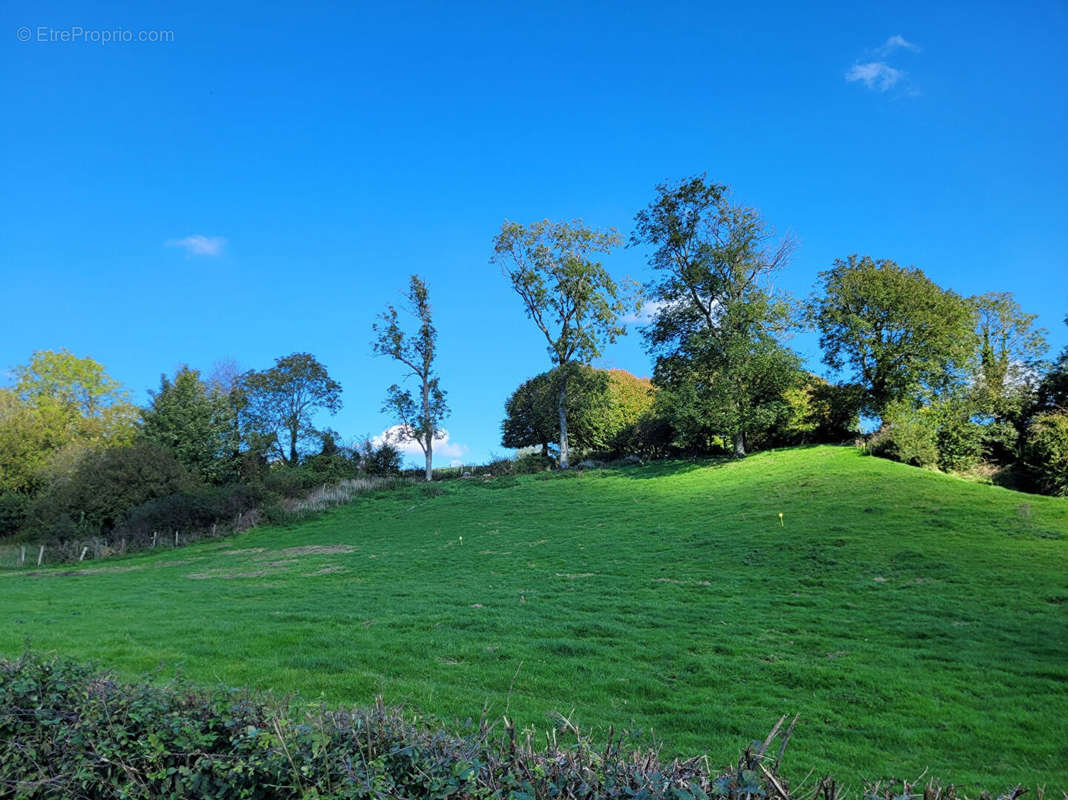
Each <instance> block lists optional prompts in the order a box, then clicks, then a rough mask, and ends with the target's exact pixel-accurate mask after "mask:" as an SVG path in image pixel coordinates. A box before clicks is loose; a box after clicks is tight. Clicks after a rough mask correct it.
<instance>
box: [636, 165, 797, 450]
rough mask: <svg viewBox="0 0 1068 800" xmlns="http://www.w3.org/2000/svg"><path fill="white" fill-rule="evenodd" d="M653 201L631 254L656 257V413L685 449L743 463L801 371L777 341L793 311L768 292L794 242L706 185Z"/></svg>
mask: <svg viewBox="0 0 1068 800" xmlns="http://www.w3.org/2000/svg"><path fill="white" fill-rule="evenodd" d="M656 192H657V196H656V198H655V199H654V200H653V202H652V203H650V204H649V206H648V207H647V208H645V209H643V210H642V211H640V212H638V214H637V216H636V218H635V220H636V226H635V230H634V233H633V234H632V235H631V244H633V245H647V246H651V247H653V248H654V249H653V253H652V255H651V256H650V258H649V264H650V266H652V267H653V269H654V270H655V271H656V272H657V275H658V277H657V279H655V280H654V281H652V282H650V283H649V284H648V285H647V287H646V293H647V296H648V297H649V298H650V299H651V300H652V301H653V303H654V304H655V306H656V309H657V310H656V314H655V317H654V319H653V322H652V324H651V325H650V326H649V327H648V328H647V329H646V331H645V339H646V344H647V346H648V348H649V350H650V352H652V353H654V354H655V355H656V356H657V361H656V368H655V370H654V376H653V382H654V383H655V384H656V385H657V386H658V387H660V388H662V389H663V390H664V392H663V394H662V395H661V399H660V405H661V407H662V408H664V409H665V410H666V411H667V412H668V414H669V415H670V421H671V424H672V426H673V428H674V429H675V431H676V435H677V436H679V437H680V438H681V440H682V441H681V443H682V444H683V445H684V446H686V447H688V448H690V449H693V448H697V449H708V448H709V447H711V446H712V445H713V442H714V440H718V439H725V440H727V441H729V442H730V443H731V446H732V449H733V452H734V454H735V456H738V457H741V456H744V455H745V452H746V437H747V436H750V435H752V434H753V433H756V432H760V431H764V430H767V429H769V428H770V427H771V426H772V425H773V424H774V422H775V421H776V420H777V419H778V418H779V417H780V416H781V415H782V413H783V412H784V408H785V407H784V404H783V401H782V393H783V390H784V389H785V388H786V387H788V386H789V385H791V384H792V382H793V381H794V379H795V377H796V374H797V372H798V370H799V369H800V359H799V358H798V357H797V356H796V354H794V353H793V352H791V351H790V350H788V349H787V348H785V347H784V346H783V345H782V344H781V343H780V342H779V341H778V336H780V335H782V334H783V333H785V332H786V330H787V327H788V324H789V316H790V305H789V302H788V301H787V299H786V298H785V297H783V296H780V295H776V294H775V293H774V292H773V291H772V290H771V289H770V285H769V284H770V278H771V276H773V275H774V274H775V273H776V272H777V271H779V270H780V269H782V268H783V267H784V266H785V265H786V263H787V262H788V261H789V258H790V254H791V252H792V251H793V248H794V242H793V240H792V239H791V238H790V237H789V236H787V237H785V238H783V239H781V240H778V241H776V240H775V237H774V234H773V232H772V231H771V230H770V229H769V228H768V226H767V225H766V224H765V223H764V222H763V221H762V220H761V218H760V215H759V214H758V213H757V211H756V210H754V209H751V208H746V207H743V206H740V205H733V204H731V203H730V201H729V197H728V193H729V190H728V188H727V187H726V186H723V185H720V184H715V183H709V182H707V181H706V180H705V176H703V175H700V176H696V177H692V178H688V179H686V180H684V181H681V182H679V183H677V184H660V185H659V186H657V187H656Z"/></svg>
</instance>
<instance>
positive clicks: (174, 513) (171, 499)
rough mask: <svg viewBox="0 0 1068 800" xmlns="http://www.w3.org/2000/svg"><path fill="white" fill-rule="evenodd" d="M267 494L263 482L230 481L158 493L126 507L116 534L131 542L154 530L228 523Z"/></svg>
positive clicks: (184, 528)
mask: <svg viewBox="0 0 1068 800" xmlns="http://www.w3.org/2000/svg"><path fill="white" fill-rule="evenodd" d="M269 496H270V494H269V492H268V491H267V489H266V488H264V487H263V486H248V485H245V484H231V485H229V486H220V487H209V488H204V489H201V490H199V491H197V492H180V493H177V494H171V495H167V496H166V497H159V498H156V499H154V500H149V501H148V502H145V503H142V504H141V505H139V506H136V507H135V508H132V509H130V511H129V512H127V514H126V517H125V519H124V520H123V521H122V523H120V525H119V526H118V529H117V530H116V535H121V536H122V537H124V538H129V539H130V541H131V542H138V541H140V542H145V541H148V540H149V539H151V537H152V534H153V533H154V532H156V531H164V532H169V531H197V530H208V529H209V528H211V527H212V526H213V525H216V524H220V525H230V524H232V523H233V522H234V520H235V519H237V518H239V517H240V516H241V515H243V514H245V513H247V512H249V511H251V510H252V509H254V508H256V507H257V506H258V505H260V504H261V503H263V502H265V501H266V500H267V498H268V497H269Z"/></svg>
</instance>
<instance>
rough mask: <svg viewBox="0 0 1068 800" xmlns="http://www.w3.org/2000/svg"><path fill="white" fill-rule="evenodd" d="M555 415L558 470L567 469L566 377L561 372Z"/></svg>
mask: <svg viewBox="0 0 1068 800" xmlns="http://www.w3.org/2000/svg"><path fill="white" fill-rule="evenodd" d="M556 413H557V414H559V416H560V469H567V376H566V375H564V374H563V370H561V375H560V393H559V394H558V395H557V398H556Z"/></svg>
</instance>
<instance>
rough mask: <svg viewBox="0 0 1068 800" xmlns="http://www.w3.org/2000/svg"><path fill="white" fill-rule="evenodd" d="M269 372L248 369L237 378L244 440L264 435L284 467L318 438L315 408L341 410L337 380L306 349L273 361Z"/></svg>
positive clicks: (291, 463) (330, 411)
mask: <svg viewBox="0 0 1068 800" xmlns="http://www.w3.org/2000/svg"><path fill="white" fill-rule="evenodd" d="M274 363H275V365H274V366H273V367H272V368H271V369H268V370H264V371H262V372H257V371H256V370H250V371H249V372H247V373H245V374H244V375H243V376H242V377H241V381H240V386H241V392H242V396H243V398H244V401H245V402H246V403H247V406H246V410H245V411H244V413H245V415H246V418H247V420H248V431H249V432H248V433H246V438H249V436H250V435H251V437H253V438H254V437H257V436H258V437H262V439H263V446H264V447H265V448H266V449H267V450H268V451H269V452H271V453H273V454H274V455H275V456H276V457H277V458H279V459H280V460H281V461H282V462H284V463H285V464H286V465H288V466H294V465H296V464H297V463H298V462H299V461H300V444H301V442H302V441H309V440H310V441H314V442H315V443H319V442H320V437H319V435H318V431H317V430H316V429H315V427H314V426H313V425H312V415H313V414H314V413H315V412H316V411H320V410H322V411H327V412H329V413H330V414H336V413H337V412H338V410H339V409H340V408H341V384H340V383H338V382H337V381H335V380H334V379H333V378H331V377H330V375H329V374H328V373H327V371H326V367H324V366H323V365H322V364H320V363H319V362H318V361H317V360H316V359H315V356H313V355H311V354H310V353H293V354H292V355H288V356H283V357H280V358H277V359H275V362H274Z"/></svg>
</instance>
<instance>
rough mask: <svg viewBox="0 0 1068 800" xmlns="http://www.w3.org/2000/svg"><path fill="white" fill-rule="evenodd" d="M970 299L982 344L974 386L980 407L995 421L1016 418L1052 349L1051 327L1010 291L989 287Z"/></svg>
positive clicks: (976, 332)
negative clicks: (1040, 325)
mask: <svg viewBox="0 0 1068 800" xmlns="http://www.w3.org/2000/svg"><path fill="white" fill-rule="evenodd" d="M968 302H969V303H970V304H971V306H972V312H973V314H974V316H975V334H976V338H977V340H978V344H979V352H978V354H977V358H976V361H975V363H976V375H975V379H974V391H975V395H976V400H977V406H978V410H980V411H982V412H983V413H986V414H989V415H991V416H992V417H993V418H994V420H995V421H1004V420H1015V419H1016V418H1017V417H1018V416H1019V413H1020V411H1021V410H1022V409H1023V407H1024V405H1025V404H1026V402H1027V400H1028V399H1029V397H1030V394H1031V389H1032V388H1033V384H1034V383H1035V380H1036V378H1037V376H1038V375H1039V373H1040V371H1041V368H1042V359H1043V357H1044V356H1045V354H1046V350H1047V349H1048V345H1047V344H1046V337H1045V334H1046V331H1045V330H1044V329H1042V328H1036V327H1035V325H1034V323H1035V320H1036V319H1037V318H1038V317H1037V315H1036V314H1025V313H1024V312H1023V309H1021V308H1020V306H1019V304H1018V303H1017V302H1016V301H1015V300H1013V297H1012V294H1011V293H1010V292H988V293H987V294H983V295H978V296H976V297H971V298H969V299H968Z"/></svg>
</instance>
